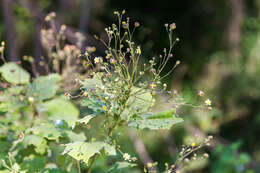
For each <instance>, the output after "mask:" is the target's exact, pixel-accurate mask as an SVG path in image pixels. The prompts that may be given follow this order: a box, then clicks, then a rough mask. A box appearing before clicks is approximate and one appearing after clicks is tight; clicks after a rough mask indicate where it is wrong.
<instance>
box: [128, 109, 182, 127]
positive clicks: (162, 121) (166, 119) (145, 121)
mask: <svg viewBox="0 0 260 173" xmlns="http://www.w3.org/2000/svg"><path fill="white" fill-rule="evenodd" d="M175 111H176V110H175V109H171V110H169V111H165V112H159V113H156V114H146V115H144V116H143V117H142V119H136V120H133V121H130V122H129V124H128V126H130V127H135V128H137V129H152V130H158V129H170V128H171V127H172V126H173V125H174V124H177V123H180V122H182V121H183V119H182V118H177V117H176V116H175V115H174V113H175Z"/></svg>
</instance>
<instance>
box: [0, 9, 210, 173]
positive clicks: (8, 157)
mask: <svg viewBox="0 0 260 173" xmlns="http://www.w3.org/2000/svg"><path fill="white" fill-rule="evenodd" d="M124 13H125V12H124V11H123V12H122V13H119V12H115V14H116V16H117V17H118V25H115V24H113V25H112V27H109V28H107V29H106V32H107V36H108V42H105V41H103V40H101V39H99V38H97V39H99V40H100V41H101V42H102V43H103V44H104V45H105V46H106V47H107V50H106V52H105V53H106V56H105V57H104V58H103V57H96V56H93V55H94V52H95V47H87V49H86V52H85V53H84V54H83V55H79V56H78V58H79V59H80V60H82V59H83V60H82V61H81V63H82V64H81V65H83V66H84V67H85V68H86V69H87V71H88V74H89V77H88V78H87V79H84V78H85V75H81V78H83V79H82V80H80V79H77V80H76V81H77V82H78V83H79V84H80V86H81V87H80V94H79V95H71V94H69V93H66V94H65V95H66V96H69V97H70V98H75V99H78V100H80V101H81V106H82V107H87V109H88V112H89V114H87V115H86V116H84V117H83V118H81V119H80V118H79V110H78V109H77V108H76V107H75V106H74V105H73V104H72V103H71V101H69V100H67V99H65V98H64V97H62V96H61V93H62V92H63V91H64V90H65V89H64V88H63V87H64V85H66V84H67V82H66V80H67V79H66V78H70V77H68V71H69V72H73V73H74V72H75V69H77V68H76V67H75V65H74V64H73V63H71V62H72V59H73V58H74V57H76V54H77V53H79V49H78V48H77V47H76V46H73V45H64V43H65V41H64V39H65V38H64V35H63V32H64V31H65V30H66V27H65V26H64V25H62V26H61V28H60V29H56V28H52V29H48V30H45V29H44V30H42V37H43V38H42V42H43V45H44V46H45V47H46V48H47V49H48V50H47V52H48V53H49V57H51V61H50V62H48V63H47V64H44V63H43V61H41V62H40V65H42V66H44V67H45V68H46V71H47V72H49V73H48V75H47V76H40V77H37V78H35V79H33V80H32V81H31V77H30V74H29V73H28V72H26V71H25V70H24V69H22V68H21V67H19V66H18V65H17V64H15V63H12V62H6V61H5V59H4V52H3V51H4V42H3V43H2V45H1V47H0V53H1V59H2V60H3V62H4V63H5V64H4V65H3V66H1V67H0V73H1V82H2V86H1V94H0V110H1V112H2V113H3V116H1V117H0V145H1V146H3V148H2V149H3V153H1V154H0V158H1V159H2V162H0V163H1V164H0V170H1V171H3V172H12V173H17V172H28V173H31V172H43V173H47V172H63V173H64V172H81V171H82V170H85V169H87V172H89V173H90V172H91V171H92V169H93V165H94V164H95V162H96V161H98V159H99V158H100V156H101V155H102V156H105V157H106V156H115V157H117V158H118V156H119V157H121V161H120V159H119V161H118V162H115V164H113V165H112V166H111V167H110V168H109V169H108V170H107V172H120V171H122V170H123V169H124V168H129V167H134V166H137V164H136V163H135V161H136V157H133V156H132V155H131V154H128V153H126V152H123V151H121V147H120V144H119V143H118V138H119V137H120V136H119V135H118V133H117V130H118V128H119V127H131V128H136V129H152V130H159V129H170V128H171V126H173V125H174V124H176V123H180V122H182V121H183V120H182V118H180V117H179V116H178V115H177V114H176V109H178V108H179V107H180V106H183V105H188V106H192V107H200V108H206V109H210V108H211V107H210V105H211V101H210V100H209V99H207V100H205V104H204V105H198V106H196V105H190V104H187V103H186V102H185V101H184V100H183V99H182V97H181V96H179V95H178V93H177V92H176V91H172V92H170V91H167V90H166V89H167V85H166V84H163V83H162V79H163V78H164V77H166V76H167V75H168V74H170V73H171V72H172V71H173V70H174V69H175V68H176V67H177V65H179V64H180V61H176V64H175V66H174V67H173V68H172V70H170V71H169V72H168V73H167V74H166V75H164V76H163V75H162V74H163V69H164V67H165V66H166V64H167V62H168V61H169V60H170V59H172V54H171V52H172V50H173V46H174V44H175V43H176V42H177V41H178V39H174V38H173V31H174V30H175V28H176V26H175V24H171V25H166V30H167V32H168V36H169V41H170V47H169V49H168V51H167V50H166V49H164V54H163V55H160V56H159V58H158V59H156V58H152V59H151V60H150V61H149V63H147V64H143V65H142V64H141V59H142V55H143V54H142V49H141V46H139V45H136V44H135V43H134V42H133V34H134V30H135V29H137V28H138V27H139V25H140V24H139V23H138V22H135V23H134V26H133V27H131V26H130V19H129V18H126V20H123V14H124ZM53 18H55V14H54V13H51V14H50V15H48V16H47V17H46V21H48V22H53ZM52 25H53V24H52ZM53 26H54V25H53ZM131 28H132V29H131ZM51 40H52V41H51ZM80 40H81V39H80ZM62 43H63V44H62ZM49 44H51V45H49ZM78 44H80V42H79V43H78ZM24 60H29V61H30V62H33V61H32V58H31V57H27V56H25V57H24ZM64 61H65V62H66V63H65V67H66V68H65V69H60V67H61V66H60V65H61V64H64V63H63V62H64ZM157 61H158V62H157ZM71 64H72V66H71ZM68 68H69V70H67V69H68ZM80 69H82V66H80ZM86 69H85V70H86ZM51 72H54V74H53V73H51ZM58 73H60V75H59V74H58ZM61 86H62V87H61ZM69 88H71V87H69ZM161 93H167V94H168V95H169V98H168V101H169V102H170V103H171V104H172V105H173V106H172V108H170V109H169V110H164V111H163V112H157V111H156V110H154V109H153V106H154V104H155V103H156V100H155V98H156V96H158V95H160V94H161ZM198 95H199V96H203V95H204V93H203V92H202V91H200V92H199V93H198ZM98 118H99V120H101V121H100V123H99V124H101V125H100V128H98V129H97V130H100V132H99V134H100V133H101V134H102V135H99V136H98V135H96V133H93V134H89V135H90V136H91V137H92V138H91V137H90V138H86V137H85V135H84V134H83V133H79V132H77V133H76V132H75V131H78V127H80V126H81V127H83V129H85V127H87V129H88V130H89V127H90V121H91V120H92V119H98ZM100 136H101V137H100ZM95 138H97V139H95ZM211 138H212V137H208V138H206V139H205V140H204V141H203V142H200V143H195V142H193V143H191V144H190V145H189V146H185V147H183V149H182V150H181V152H180V153H179V157H178V159H177V160H176V162H175V163H173V164H170V165H168V164H166V165H165V166H166V170H165V172H167V173H168V172H178V171H179V170H180V168H181V167H182V166H183V165H185V164H186V161H187V157H189V156H190V154H192V153H193V152H194V151H196V150H198V149H200V148H201V147H203V146H205V145H209V140H210V139H211ZM64 147H65V149H64ZM62 150H63V152H62ZM26 153H27V154H26ZM61 153H62V154H61ZM68 156H70V157H68ZM205 157H207V155H205ZM72 158H74V159H75V160H76V162H73V159H72ZM156 164H157V163H145V168H144V172H157V170H156V169H155V167H156Z"/></svg>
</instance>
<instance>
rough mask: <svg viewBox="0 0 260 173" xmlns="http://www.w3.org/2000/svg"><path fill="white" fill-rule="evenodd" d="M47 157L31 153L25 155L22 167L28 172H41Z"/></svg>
mask: <svg viewBox="0 0 260 173" xmlns="http://www.w3.org/2000/svg"><path fill="white" fill-rule="evenodd" d="M45 164H46V158H45V157H42V156H35V155H30V156H29V157H25V158H24V160H23V163H22V164H21V169H22V170H26V171H27V172H39V171H40V170H42V169H43V168H44V167H45Z"/></svg>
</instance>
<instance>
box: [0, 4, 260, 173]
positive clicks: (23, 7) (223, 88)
mask: <svg viewBox="0 0 260 173" xmlns="http://www.w3.org/2000/svg"><path fill="white" fill-rule="evenodd" d="M0 9H1V14H0V40H5V41H6V55H5V56H6V58H7V60H8V61H21V63H22V66H23V67H24V68H25V69H26V70H27V71H29V72H30V73H31V75H32V76H37V75H38V74H37V73H36V71H38V72H39V73H41V74H45V72H46V71H45V69H43V68H42V67H41V66H40V65H39V63H40V61H41V60H42V59H41V57H42V56H44V57H48V53H46V51H45V49H44V45H43V44H42V42H41V40H40V35H41V29H42V28H48V27H49V26H48V24H47V23H46V22H45V21H44V18H45V15H46V14H48V13H49V12H52V11H55V12H56V16H57V18H56V21H57V23H56V24H57V25H59V24H66V25H67V27H68V28H69V31H68V32H66V36H67V37H68V40H69V42H72V43H74V44H77V43H78V40H77V39H75V35H77V34H75V33H81V34H83V35H84V36H85V37H86V39H85V40H84V41H83V42H82V43H81V45H80V46H81V49H82V50H84V49H85V47H86V46H96V47H97V52H96V53H97V54H98V55H102V52H103V51H104V49H105V48H104V47H103V46H102V45H101V44H100V43H98V42H97V41H96V40H95V39H94V38H93V35H94V34H95V35H99V36H100V37H101V38H102V37H103V38H105V36H104V35H105V33H104V27H107V26H109V25H110V24H111V23H112V22H113V21H114V20H115V18H114V15H113V11H114V10H123V9H125V10H126V11H127V16H130V17H131V20H132V21H138V22H139V23H140V24H141V26H140V30H139V31H138V32H137V33H136V37H135V40H136V41H137V42H138V43H140V44H141V45H144V47H142V49H143V51H142V52H143V53H144V58H145V57H147V61H148V60H149V59H150V58H151V56H154V55H158V54H159V53H160V52H161V50H162V49H163V48H164V47H167V44H168V41H167V39H165V38H167V34H166V33H165V32H164V30H165V28H164V24H165V23H171V22H175V23H176V25H177V30H176V33H175V34H176V36H177V37H179V38H180V42H179V43H178V44H177V45H176V46H175V48H174V52H173V56H174V58H175V60H177V59H178V60H181V65H180V66H179V67H178V68H177V69H176V70H175V72H174V73H173V74H172V75H170V76H168V77H167V78H166V79H165V82H166V83H167V84H168V86H169V88H171V89H176V90H178V91H179V92H181V93H182V94H183V95H184V97H185V99H187V100H189V101H191V102H193V101H194V98H196V97H197V91H198V90H203V91H204V92H205V93H207V95H209V96H210V97H211V98H212V101H213V110H212V111H211V112H210V113H208V112H207V113H205V112H203V111H199V110H197V111H194V110H192V111H191V110H189V109H185V110H183V112H180V113H179V114H180V115H181V116H182V117H183V118H184V119H185V123H183V124H180V125H178V126H176V127H175V128H172V129H171V131H170V132H159V133H154V132H153V131H152V132H148V131H143V132H140V133H137V134H136V133H133V134H132V133H127V132H125V136H126V137H125V139H124V140H122V141H121V142H122V143H123V144H124V145H123V146H124V147H125V149H126V150H128V151H129V153H131V152H135V153H136V156H137V157H138V158H140V160H141V161H143V162H146V161H147V160H148V161H151V160H154V161H158V162H159V163H164V162H166V161H169V160H171V159H172V158H174V157H175V155H176V152H177V150H178V149H180V147H181V146H180V145H181V144H182V143H186V142H187V141H189V138H190V136H192V135H200V136H204V135H206V134H212V135H213V136H214V137H215V139H214V145H213V146H211V147H210V148H207V150H208V152H209V153H210V157H209V160H208V161H207V162H203V163H196V164H194V165H193V166H192V167H190V172H212V173H219V172H221V173H231V172H232V173H233V172H234V173H235V172H247V173H249V172H250V173H251V172H255V173H256V172H259V171H260V167H259V165H260V164H259V162H260V140H259V138H258V134H259V132H260V108H259V104H260V82H259V79H258V78H259V74H260V70H259V69H260V54H259V46H260V35H259V34H260V33H259V31H260V3H259V1H258V0H211V1H204V0H197V1H192V0H183V1H173V0H164V1H157V0H149V1H148V0H143V1H139V0H131V1H130V0H129V1H122V0H74V1H69V0H55V1H53V0H33V1H30V0H2V1H1V6H0ZM79 38H81V37H79ZM23 55H28V56H32V57H34V62H33V63H32V65H30V63H28V62H26V61H24V60H23V58H22V56H23ZM175 60H173V61H172V62H169V64H168V66H167V67H166V70H165V72H166V71H167V68H168V69H169V68H170V67H171V66H173V65H174V64H175ZM144 61H145V59H144ZM34 69H37V70H36V71H35V70H34ZM71 78H75V76H71ZM69 84H70V81H68V83H67V85H66V87H67V90H69V89H71V86H70V85H69ZM1 145H2V144H1V141H0V146H1ZM140 148H141V150H142V151H140ZM142 153H145V154H142ZM96 166H97V167H98V165H96ZM158 167H159V169H161V167H164V165H163V164H161V165H160V164H159V165H158ZM98 169H101V168H96V170H98ZM187 171H189V170H187Z"/></svg>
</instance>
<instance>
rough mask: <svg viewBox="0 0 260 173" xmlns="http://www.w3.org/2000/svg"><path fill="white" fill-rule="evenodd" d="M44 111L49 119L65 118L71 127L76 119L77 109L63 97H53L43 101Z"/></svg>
mask: <svg viewBox="0 0 260 173" xmlns="http://www.w3.org/2000/svg"><path fill="white" fill-rule="evenodd" d="M44 107H45V108H46V112H47V114H48V115H49V118H50V119H51V120H54V121H55V120H65V121H66V122H67V123H68V125H69V126H70V127H72V126H73V125H74V124H75V122H76V121H77V119H78V116H79V110H78V109H77V108H76V107H75V106H74V105H73V104H72V103H71V102H70V101H69V100H66V99H63V98H55V99H52V100H50V101H47V102H45V103H44Z"/></svg>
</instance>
